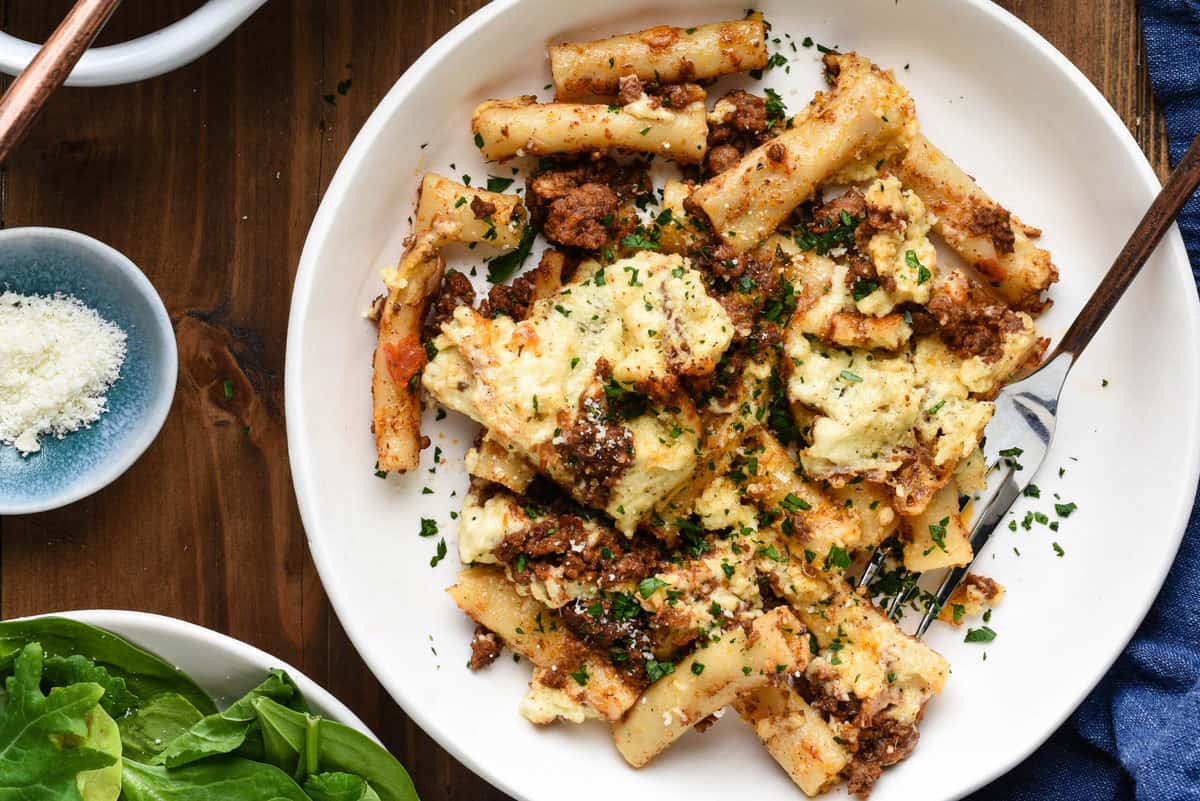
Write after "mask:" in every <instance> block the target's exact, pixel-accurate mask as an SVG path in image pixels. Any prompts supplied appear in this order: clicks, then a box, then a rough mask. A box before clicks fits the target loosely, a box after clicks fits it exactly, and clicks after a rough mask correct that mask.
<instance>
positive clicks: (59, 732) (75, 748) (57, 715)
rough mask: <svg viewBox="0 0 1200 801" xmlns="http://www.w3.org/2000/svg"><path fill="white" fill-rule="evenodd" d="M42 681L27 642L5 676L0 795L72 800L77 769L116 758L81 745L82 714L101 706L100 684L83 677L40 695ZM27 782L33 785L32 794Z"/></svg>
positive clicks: (37, 651) (36, 653)
mask: <svg viewBox="0 0 1200 801" xmlns="http://www.w3.org/2000/svg"><path fill="white" fill-rule="evenodd" d="M41 681H42V647H41V646H40V645H38V644H37V643H31V644H29V645H26V646H24V647H23V648H22V649H21V651H20V652H19V653H18V654H17V655H16V659H15V660H14V661H13V675H12V676H10V677H9V678H8V680H7V681H6V682H5V691H6V696H5V704H4V708H3V710H0V798H15V799H25V798H31V799H37V801H59V799H62V801H76V800H77V799H78V798H79V791H78V789H77V785H76V776H77V774H79V773H81V772H84V771H92V770H97V769H100V768H106V767H108V766H110V765H113V764H115V763H116V761H117V758H116V757H114V756H113V754H111V753H104V752H103V751H101V750H97V749H96V748H92V747H89V746H88V745H86V743H87V742H88V720H87V714H88V712H91V711H93V710H97V711H100V710H99V708H98V706H97V702H98V701H99V700H100V696H101V695H103V694H104V688H103V687H101V686H100V685H99V684H93V683H90V682H87V683H83V684H73V685H71V686H70V687H55V688H54V689H52V690H51V691H50V693H49V695H43V694H42V688H41ZM101 714H103V712H102V711H101ZM93 720H95V718H94V717H93ZM119 753H120V752H119V750H118V754H119ZM31 788H36V791H37V794H36V795H32V794H31V793H30V790H31Z"/></svg>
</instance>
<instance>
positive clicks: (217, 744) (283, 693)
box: [153, 670, 306, 768]
mask: <svg viewBox="0 0 1200 801" xmlns="http://www.w3.org/2000/svg"><path fill="white" fill-rule="evenodd" d="M258 698H270V699H273V700H275V701H278V702H280V703H282V704H283V705H284V706H286V707H287V708H289V709H292V708H294V707H298V708H299V709H301V710H302V709H305V708H306V706H305V704H304V697H303V695H301V693H300V688H299V687H297V686H296V685H295V683H294V682H292V680H291V678H290V677H289V676H288V675H287V674H286V673H284V672H283V671H282V670H272V671H271V673H270V675H268V676H267V678H266V680H265V681H263V683H262V684H259V685H258V686H257V687H255V688H254V689H253V690H251V691H250V692H248V693H246V695H244V696H242V697H241V698H239V699H238V700H237V701H234V702H233V703H232V704H230V706H229V708H227V709H226V710H225V711H223V712H220V713H217V714H215V715H208V716H206V717H205V718H203V719H202V720H199V721H197V722H196V723H195V724H193V725H192V726H191V727H189V728H188V730H187V731H186V732H184V733H183V734H181V735H179V736H178V737H176V738H175V739H174V740H172V741H171V742H170V743H168V744H167V746H166V747H165V748H164V749H163V750H162V752H161V753H160V754H159V755H158V756H157V757H156V758H155V759H154V760H153V762H154V764H157V765H166V766H167V767H168V768H176V767H179V766H180V765H187V764H188V763H191V762H195V761H196V760H198V759H204V758H205V757H210V756H213V755H214V754H230V753H233V752H234V751H237V750H238V749H240V748H242V746H243V744H245V743H246V741H247V737H248V736H249V735H251V734H252V733H253V734H257V724H258V713H257V712H255V710H254V701H255V699H258ZM247 751H248V753H243V754H242V756H250V757H253V758H257V757H258V755H259V754H260V753H261V751H262V749H261V746H259V745H258V740H257V739H252V740H251V742H250V747H249V748H248V749H247Z"/></svg>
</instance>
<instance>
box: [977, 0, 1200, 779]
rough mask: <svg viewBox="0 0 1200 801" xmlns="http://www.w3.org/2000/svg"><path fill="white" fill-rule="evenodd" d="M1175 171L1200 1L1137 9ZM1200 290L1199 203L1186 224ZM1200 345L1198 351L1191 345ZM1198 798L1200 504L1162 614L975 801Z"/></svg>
mask: <svg viewBox="0 0 1200 801" xmlns="http://www.w3.org/2000/svg"><path fill="white" fill-rule="evenodd" d="M1140 5H1141V10H1142V21H1143V26H1144V28H1145V35H1146V54H1147V60H1148V66H1149V68H1150V82H1151V84H1152V85H1153V87H1154V94H1155V96H1156V97H1157V98H1158V102H1159V105H1160V106H1161V107H1162V110H1163V113H1164V114H1165V115H1166V118H1167V133H1168V136H1169V139H1170V145H1171V147H1170V150H1171V163H1172V164H1174V163H1175V162H1177V161H1178V160H1179V159H1180V158H1181V157H1182V156H1183V152H1184V150H1186V149H1187V147H1188V145H1189V144H1190V143H1191V141H1192V138H1193V137H1194V136H1195V135H1196V134H1197V133H1200V0H1141V2H1140ZM1179 227H1180V228H1181V229H1182V231H1183V238H1184V241H1185V243H1186V244H1187V249H1188V257H1189V258H1190V260H1191V264H1192V273H1193V274H1194V275H1195V276H1196V278H1197V281H1198V282H1200V195H1196V196H1193V197H1192V199H1191V201H1190V202H1189V203H1188V205H1187V207H1186V208H1185V209H1184V212H1183V214H1182V215H1181V216H1180V218H1179ZM1195 344H1196V345H1200V343H1195ZM1058 799H1061V800H1062V801H1084V800H1085V799H1086V800H1087V801H1092V800H1093V799H1095V801H1102V800H1107V799H1113V801H1126V800H1127V799H1128V800H1129V801H1132V800H1133V799H1137V801H1185V800H1186V801H1198V800H1200V499H1198V500H1197V503H1196V505H1194V506H1193V507H1192V518H1191V521H1190V522H1189V523H1188V530H1187V534H1186V535H1185V536H1184V540H1183V545H1182V547H1181V548H1180V550H1179V557H1178V559H1177V560H1176V561H1175V566H1174V567H1173V568H1172V569H1171V573H1170V575H1169V576H1168V577H1167V583H1166V585H1165V586H1164V587H1163V591H1162V594H1160V595H1159V597H1158V600H1157V601H1156V602H1155V604H1154V607H1153V608H1152V609H1151V610H1150V614H1149V615H1147V617H1146V620H1145V621H1144V622H1143V623H1142V626H1141V628H1139V629H1138V631H1137V634H1136V635H1134V638H1133V641H1132V642H1131V643H1130V644H1129V648H1128V649H1126V651H1125V653H1124V654H1122V655H1121V657H1120V658H1119V659H1118V660H1117V662H1116V664H1115V665H1114V666H1113V668H1112V670H1110V671H1109V673H1108V675H1107V676H1105V677H1104V680H1103V681H1101V682H1100V685H1099V686H1098V687H1097V688H1096V689H1095V690H1094V691H1093V692H1092V694H1091V695H1090V696H1088V698H1087V700H1086V701H1084V702H1083V705H1082V706H1080V707H1079V709H1078V710H1077V711H1076V712H1075V714H1074V715H1072V716H1071V718H1070V720H1068V721H1067V722H1066V723H1064V724H1063V726H1062V727H1061V728H1060V729H1059V730H1058V731H1057V732H1055V733H1054V735H1053V736H1052V737H1051V738H1050V739H1049V740H1048V741H1047V742H1046V744H1045V745H1043V746H1042V747H1041V748H1040V749H1038V751H1037V752H1036V753H1034V754H1033V756H1031V757H1029V759H1027V760H1025V761H1024V762H1023V763H1021V764H1020V765H1018V766H1017V767H1016V768H1014V769H1013V770H1012V771H1010V772H1009V773H1008V774H1007V775H1005V776H1003V777H1002V778H1000V779H997V780H996V781H995V782H993V783H992V784H990V785H988V786H987V787H985V788H984V789H983V790H981V791H980V792H978V793H976V794H975V795H973V796H971V801H1056V800H1058Z"/></svg>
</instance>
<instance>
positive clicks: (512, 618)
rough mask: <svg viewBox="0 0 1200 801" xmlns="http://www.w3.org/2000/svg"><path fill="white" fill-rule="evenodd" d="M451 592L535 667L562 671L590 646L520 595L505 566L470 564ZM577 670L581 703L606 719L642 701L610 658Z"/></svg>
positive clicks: (589, 659)
mask: <svg viewBox="0 0 1200 801" xmlns="http://www.w3.org/2000/svg"><path fill="white" fill-rule="evenodd" d="M446 592H448V593H450V597H451V598H453V599H454V602H455V603H456V604H458V608H459V609H461V610H463V611H464V612H466V613H467V615H468V616H469V617H470V618H471V619H472V620H474V621H475V622H476V623H478V624H480V625H481V626H485V627H487V628H488V629H490V630H491V631H494V632H495V633H496V634H497V635H499V637H500V639H502V640H503V641H504V644H505V645H507V646H508V647H509V648H511V649H512V650H513V651H515V652H516V653H518V654H520V655H521V656H524V657H525V658H526V659H528V660H529V661H530V662H532V663H533V664H534V665H535V666H536V667H539V668H544V669H546V670H552V669H558V670H561V669H563V667H562V666H564V665H568V664H571V663H572V660H573V658H574V656H573V655H575V654H578V653H580V652H581V651H584V650H586V649H585V648H584V646H583V644H582V643H581V642H579V640H578V639H577V638H576V637H575V635H573V634H571V633H570V632H568V631H567V628H566V627H565V626H563V625H561V624H559V623H558V620H557V617H556V615H555V614H554V613H553V612H552V611H550V610H549V609H547V608H546V607H545V606H543V605H542V604H541V603H539V602H538V601H536V600H534V599H533V598H530V597H528V596H523V595H520V594H518V593H517V588H516V587H515V586H514V585H513V583H512V582H510V581H509V580H508V579H507V578H505V577H504V571H503V570H500V569H498V568H493V567H469V568H467V569H466V570H464V571H462V572H461V573H459V574H458V583H457V584H455V585H454V586H453V587H450V588H449V589H448V590H446ZM576 670H580V671H582V673H581V675H586V676H587V677H588V678H587V680H586V683H585V684H583V685H580V695H581V701H582V703H584V704H586V706H587V707H589V708H590V709H592V710H594V711H595V712H596V713H597V714H598V715H599V716H600V717H602V718H605V719H606V720H617V719H618V718H620V717H621V716H622V715H623V714H624V713H625V711H626V710H627V709H629V707H631V706H633V703H634V701H636V700H637V697H638V690H637V687H636V686H634V685H633V684H632V683H631V682H629V681H628V680H627V679H626V678H625V676H624V675H623V674H621V673H619V672H618V671H617V670H615V669H614V668H613V666H612V665H611V664H610V663H609V662H608V661H607V660H606V659H601V658H595V657H585V658H584V659H583V661H582V662H579V663H578V666H577V667H576ZM576 683H577V684H578V682H576Z"/></svg>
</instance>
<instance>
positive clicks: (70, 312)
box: [0, 292, 125, 456]
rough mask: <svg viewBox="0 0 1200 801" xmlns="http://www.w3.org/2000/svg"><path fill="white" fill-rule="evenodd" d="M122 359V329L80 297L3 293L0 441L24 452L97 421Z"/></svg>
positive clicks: (0, 310) (0, 297)
mask: <svg viewBox="0 0 1200 801" xmlns="http://www.w3.org/2000/svg"><path fill="white" fill-rule="evenodd" d="M124 361H125V332H124V331H122V330H121V329H120V327H119V326H117V325H115V324H114V323H111V322H108V321H107V320H105V319H104V318H102V317H101V316H100V315H99V314H97V313H96V312H95V311H93V310H92V309H89V308H88V307H87V306H85V305H83V304H82V303H81V302H79V300H78V299H76V298H73V297H70V296H67V295H61V294H56V295H54V296H41V295H18V294H17V293H15V292H0V444H5V445H13V446H15V447H16V449H17V451H19V452H20V453H21V455H22V456H28V455H29V454H31V453H34V452H36V451H39V450H41V445H40V444H39V443H38V437H39V436H41V435H43V434H53V435H54V436H56V437H58V438H59V439H62V438H63V437H65V436H66V435H67V434H69V433H71V432H72V431H76V430H78V429H80V428H83V427H87V426H90V425H91V424H92V423H94V422H96V421H97V420H98V419H100V415H101V414H103V413H104V412H105V411H106V410H107V407H108V399H107V397H106V395H105V393H106V392H107V391H108V388H109V387H110V386H111V385H112V383H113V382H114V381H116V380H117V376H118V374H119V373H120V371H121V365H122V363H124Z"/></svg>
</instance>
